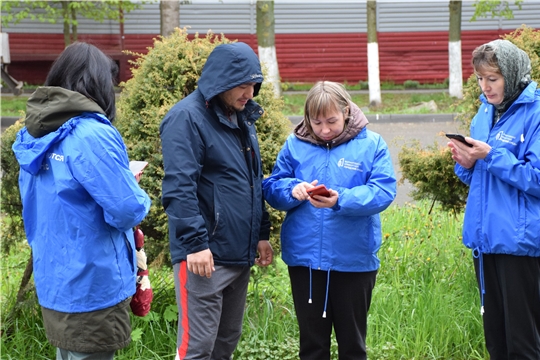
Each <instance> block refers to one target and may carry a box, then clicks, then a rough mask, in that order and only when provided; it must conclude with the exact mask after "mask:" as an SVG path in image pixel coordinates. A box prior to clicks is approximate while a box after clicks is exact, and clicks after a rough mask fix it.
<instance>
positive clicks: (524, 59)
mask: <svg viewBox="0 0 540 360" xmlns="http://www.w3.org/2000/svg"><path fill="white" fill-rule="evenodd" d="M487 45H489V46H491V48H493V52H494V53H495V56H496V57H497V63H498V64H499V69H500V71H501V74H502V76H503V77H504V99H503V101H502V102H501V103H500V104H498V105H495V108H496V109H497V111H498V112H499V113H504V112H505V111H506V110H507V109H508V108H509V107H510V105H512V103H513V102H514V101H515V100H516V99H517V98H518V96H519V95H520V94H521V92H522V91H523V89H525V88H526V87H527V85H528V84H529V83H530V82H531V60H530V59H529V56H528V55H527V53H526V52H525V51H523V50H521V49H520V48H518V47H517V46H516V45H514V44H512V43H511V42H510V41H508V40H494V41H491V42H489V43H488V44H487Z"/></svg>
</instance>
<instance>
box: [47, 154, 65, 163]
mask: <svg viewBox="0 0 540 360" xmlns="http://www.w3.org/2000/svg"><path fill="white" fill-rule="evenodd" d="M48 157H49V159H51V160H56V161H62V162H63V161H64V155H59V154H55V153H50V154H48Z"/></svg>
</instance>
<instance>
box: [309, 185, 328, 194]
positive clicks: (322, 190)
mask: <svg viewBox="0 0 540 360" xmlns="http://www.w3.org/2000/svg"><path fill="white" fill-rule="evenodd" d="M307 193H308V194H309V196H313V195H321V196H324V197H330V192H329V191H328V189H327V188H326V186H324V185H322V184H321V185H317V186H315V187H313V188H311V189H309V190H308V191H307Z"/></svg>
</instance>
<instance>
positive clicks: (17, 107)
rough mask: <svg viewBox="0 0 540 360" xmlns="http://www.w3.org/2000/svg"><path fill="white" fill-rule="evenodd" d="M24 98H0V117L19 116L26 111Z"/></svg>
mask: <svg viewBox="0 0 540 360" xmlns="http://www.w3.org/2000/svg"><path fill="white" fill-rule="evenodd" d="M26 100H28V97H26V96H5V95H2V97H1V98H0V114H1V116H13V117H14V116H21V112H23V113H24V112H25V111H26Z"/></svg>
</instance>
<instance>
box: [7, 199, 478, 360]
mask: <svg viewBox="0 0 540 360" xmlns="http://www.w3.org/2000/svg"><path fill="white" fill-rule="evenodd" d="M430 206H431V203H423V202H420V203H418V204H417V205H411V204H407V205H405V206H391V207H390V208H389V209H387V210H386V211H385V212H383V213H382V215H381V219H382V223H383V237H384V238H383V245H382V247H381V249H380V251H379V257H380V259H381V268H380V271H379V273H378V277H377V284H376V286H375V290H374V294H373V299H372V305H371V309H370V313H369V318H368V337H367V346H368V356H369V358H370V359H392V360H394V359H422V360H425V359H445V360H447V359H453V360H466V359H467V360H471V359H488V354H487V352H486V350H485V348H484V342H483V332H482V324H481V316H480V304H479V297H478V290H477V287H476V283H475V279H474V271H473V267H472V259H471V254H470V251H469V250H467V249H466V248H465V247H464V246H463V245H462V244H461V226H462V220H463V219H462V215H461V214H460V215H454V214H451V213H446V212H443V211H441V210H440V208H438V207H435V208H434V211H433V212H432V213H431V214H430V213H429V208H430ZM28 254H29V252H28V247H27V246H26V245H24V244H21V245H20V246H19V247H17V248H16V249H13V251H12V252H11V254H9V256H3V258H2V280H3V281H2V283H1V285H0V286H1V293H2V296H3V297H2V304H1V311H2V313H1V315H2V327H3V329H4V330H5V328H6V326H7V325H13V326H14V330H15V331H14V333H13V334H12V335H11V336H10V337H7V336H6V334H5V333H2V337H1V343H0V346H1V349H2V355H1V358H2V359H50V358H54V349H53V348H52V346H50V345H49V344H48V342H47V340H46V339H45V336H44V332H43V329H42V326H43V325H42V321H41V314H40V312H39V307H38V306H37V305H36V300H35V294H34V293H33V292H31V293H29V296H28V298H27V300H26V302H25V303H24V304H23V305H22V306H21V308H22V310H23V312H22V316H21V317H19V318H17V319H16V322H13V320H9V319H8V323H6V316H5V315H6V312H7V311H8V309H9V306H10V304H12V303H13V302H12V301H10V299H12V298H13V297H14V296H15V294H16V290H17V284H18V281H20V280H19V279H20V276H21V274H22V270H23V269H24V263H25V260H26V259H27V256H28ZM150 271H151V273H150V276H151V281H152V286H153V288H154V294H155V295H154V296H155V297H154V302H153V303H152V311H151V312H150V314H149V315H148V316H147V317H145V318H137V317H133V323H132V325H133V326H132V327H133V335H132V337H133V341H132V343H131V345H129V346H128V347H127V348H125V349H123V350H121V351H119V352H118V353H117V357H116V359H118V360H128V359H156V360H161V359H170V360H172V359H174V348H175V342H176V326H177V323H176V316H177V313H176V306H175V299H174V286H173V283H172V273H171V271H170V269H168V268H165V269H152V268H151V269H150ZM9 321H11V322H9ZM297 352H298V326H297V324H296V318H295V316H294V307H293V303H292V297H291V295H290V286H289V279H288V275H287V268H286V265H285V264H284V263H283V262H282V261H281V260H280V259H279V258H278V259H276V262H275V264H274V265H273V266H271V267H269V268H267V269H260V268H256V267H255V268H253V270H252V277H251V282H250V285H249V289H248V300H247V305H246V315H245V318H244V328H243V334H242V338H241V340H240V343H239V345H238V348H237V350H236V353H235V357H234V358H235V359H254V360H257V359H261V360H262V359H265V360H266V359H272V360H273V359H280V360H287V359H297V358H298V356H297ZM332 354H333V355H332V359H337V345H336V343H335V341H334V342H333V347H332Z"/></svg>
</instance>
